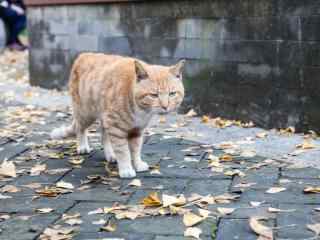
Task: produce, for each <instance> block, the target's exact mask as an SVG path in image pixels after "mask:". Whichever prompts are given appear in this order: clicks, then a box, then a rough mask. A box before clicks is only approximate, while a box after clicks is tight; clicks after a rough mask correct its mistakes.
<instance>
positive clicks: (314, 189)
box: [303, 187, 320, 193]
mask: <svg viewBox="0 0 320 240" xmlns="http://www.w3.org/2000/svg"><path fill="white" fill-rule="evenodd" d="M303 192H304V193H320V187H305V188H304V189H303Z"/></svg>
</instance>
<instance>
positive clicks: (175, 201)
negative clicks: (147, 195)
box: [162, 194, 187, 207]
mask: <svg viewBox="0 0 320 240" xmlns="http://www.w3.org/2000/svg"><path fill="white" fill-rule="evenodd" d="M186 202H187V200H186V198H185V197H184V196H183V195H179V196H178V197H176V196H170V195H167V194H163V195H162V204H163V207H168V206H170V205H174V206H182V205H184V204H186Z"/></svg>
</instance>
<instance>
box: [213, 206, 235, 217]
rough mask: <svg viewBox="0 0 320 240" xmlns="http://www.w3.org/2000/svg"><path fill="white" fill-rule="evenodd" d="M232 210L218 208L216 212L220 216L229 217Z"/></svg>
mask: <svg viewBox="0 0 320 240" xmlns="http://www.w3.org/2000/svg"><path fill="white" fill-rule="evenodd" d="M234 210H235V209H234V208H224V207H218V208H217V211H218V212H219V213H220V214H221V215H229V214H231V213H233V212H234Z"/></svg>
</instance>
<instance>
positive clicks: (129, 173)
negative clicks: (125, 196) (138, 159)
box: [119, 168, 137, 178]
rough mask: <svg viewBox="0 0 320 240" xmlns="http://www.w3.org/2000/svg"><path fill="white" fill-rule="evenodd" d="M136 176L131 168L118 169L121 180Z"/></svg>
mask: <svg viewBox="0 0 320 240" xmlns="http://www.w3.org/2000/svg"><path fill="white" fill-rule="evenodd" d="M136 175H137V174H136V171H135V170H134V169H133V168H125V169H119V176H120V177H121V178H134V177H135V176H136Z"/></svg>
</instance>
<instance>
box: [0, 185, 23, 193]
mask: <svg viewBox="0 0 320 240" xmlns="http://www.w3.org/2000/svg"><path fill="white" fill-rule="evenodd" d="M20 191H21V190H20V189H19V188H17V187H16V186H14V185H5V186H3V187H2V188H1V189H0V192H2V193H16V192H20Z"/></svg>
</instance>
